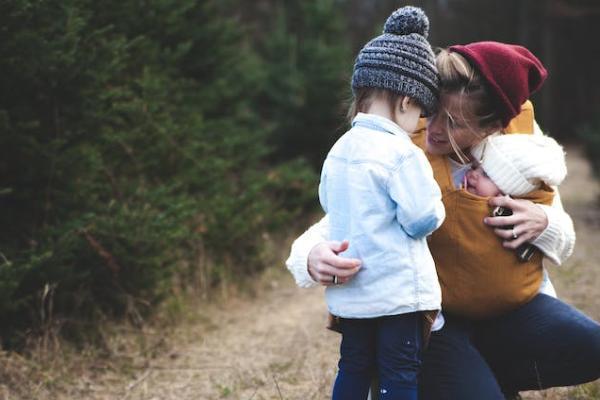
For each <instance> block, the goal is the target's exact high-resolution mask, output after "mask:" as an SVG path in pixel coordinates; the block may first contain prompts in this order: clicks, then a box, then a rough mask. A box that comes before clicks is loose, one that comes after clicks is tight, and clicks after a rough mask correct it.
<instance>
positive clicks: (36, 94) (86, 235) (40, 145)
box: [0, 0, 351, 346]
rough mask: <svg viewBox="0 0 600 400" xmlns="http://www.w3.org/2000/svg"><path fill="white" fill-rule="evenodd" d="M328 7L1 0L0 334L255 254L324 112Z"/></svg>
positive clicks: (330, 47)
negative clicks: (255, 11)
mask: <svg viewBox="0 0 600 400" xmlns="http://www.w3.org/2000/svg"><path fill="white" fill-rule="evenodd" d="M335 3H336V2H335V1H319V0H308V1H300V0H295V1H286V2H277V1H273V2H272V4H269V5H268V7H267V8H266V9H265V10H276V12H275V13H274V14H272V15H273V17H272V18H268V19H265V15H262V16H260V15H259V16H257V17H252V18H248V17H247V15H243V14H242V15H240V14H239V10H241V9H242V8H243V4H242V2H239V1H233V0H204V1H176V0H147V1H144V2H139V1H122V0H121V1H113V0H107V1H103V2H95V1H91V0H68V1H58V0H15V1H10V2H1V3H0V26H2V29H0V151H1V157H0V174H1V176H2V182H1V183H0V204H1V207H2V213H1V214H0V224H1V226H2V230H1V231H0V243H1V244H0V320H1V321H2V323H1V324H0V344H2V345H3V346H18V345H19V344H20V343H23V339H24V338H26V336H27V335H28V334H36V333H39V332H42V331H43V330H44V329H49V325H53V326H55V328H56V327H58V329H60V331H61V332H62V334H63V335H64V336H67V337H78V335H80V334H81V333H82V329H81V327H82V326H83V327H88V328H89V327H91V328H92V329H86V330H87V331H93V328H94V326H95V325H94V324H98V323H100V321H102V320H103V319H104V318H106V317H111V318H121V317H128V318H130V319H131V320H132V321H134V322H140V321H142V318H144V316H145V315H146V314H148V313H149V312H151V311H152V310H153V308H154V306H155V305H156V304H157V303H158V302H160V301H161V300H162V299H164V298H165V296H169V295H170V294H171V293H172V291H173V287H172V285H173V282H174V279H173V278H174V276H176V275H177V274H182V273H185V274H188V276H193V277H195V279H198V280H202V282H200V285H199V287H201V288H204V290H209V289H210V288H211V287H214V286H215V285H217V284H218V283H219V281H220V279H221V278H222V277H223V276H225V275H228V274H231V273H232V272H235V275H236V276H240V277H245V276H248V275H249V274H252V273H254V272H256V271H258V270H259V269H260V268H262V267H263V266H262V265H261V264H260V260H259V254H260V251H261V246H262V235H261V232H268V231H282V230H284V229H285V228H286V227H287V226H288V225H289V224H291V223H292V222H293V221H294V220H296V219H297V218H298V216H299V215H301V214H302V213H305V212H306V211H307V210H309V209H310V208H311V207H313V206H314V205H316V201H315V192H316V184H317V180H318V177H317V175H316V173H315V169H314V166H315V165H317V164H318V163H320V160H321V157H322V154H323V153H324V152H325V151H326V149H327V148H328V147H329V144H330V143H331V141H332V140H333V139H334V137H335V133H336V128H337V125H339V124H340V123H341V118H340V112H339V110H340V103H341V96H343V94H344V92H345V88H346V86H347V83H346V82H347V81H346V80H345V79H346V78H345V76H346V74H347V71H348V67H349V66H351V63H350V62H349V57H348V50H347V49H346V47H344V46H343V45H342V44H341V43H344V41H343V40H340V37H341V36H342V35H341V30H342V26H341V23H340V19H339V17H338V16H337V15H338V13H337V11H336V9H335V6H336V4H335ZM265 13H266V11H265ZM269 13H270V11H269ZM270 15H271V14H269V16H270ZM261 18H262V19H263V20H265V21H268V23H260V24H259V23H258V21H259V20H260V19H261ZM303 32H304V33H303ZM311 163H312V167H311ZM319 165H320V164H319ZM207 260H210V262H209V261H207ZM190 269H191V270H192V271H190ZM188 283H190V282H188ZM192 284H195V283H192ZM86 330H83V331H86Z"/></svg>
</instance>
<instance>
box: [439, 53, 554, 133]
mask: <svg viewBox="0 0 600 400" xmlns="http://www.w3.org/2000/svg"><path fill="white" fill-rule="evenodd" d="M449 50H450V51H454V52H457V53H459V54H460V55H462V56H463V57H465V58H466V59H467V61H469V62H470V63H471V64H472V65H473V67H475V69H477V70H478V71H479V72H480V73H481V76H482V77H483V79H485V80H486V81H487V82H488V84H489V88H490V89H491V91H492V94H493V95H494V96H495V97H496V99H497V101H498V107H499V110H498V111H499V112H500V116H501V118H502V124H503V126H504V127H506V126H507V125H508V123H509V122H510V120H511V119H513V118H514V117H515V116H517V115H518V114H519V113H520V112H521V105H522V104H523V103H524V102H525V101H526V100H527V99H528V98H529V96H530V95H531V94H532V93H534V92H535V91H536V90H538V89H539V88H540V87H541V86H542V84H543V83H544V81H545V80H546V77H547V76H548V71H546V68H544V66H543V65H542V63H541V62H540V60H538V59H537V57H536V56H534V55H533V54H531V52H530V51H529V50H527V49H526V48H525V47H523V46H518V45H514V44H506V43H499V42H475V43H470V44H467V45H456V46H451V47H450V49H449Z"/></svg>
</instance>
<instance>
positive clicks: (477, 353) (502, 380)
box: [419, 294, 600, 400]
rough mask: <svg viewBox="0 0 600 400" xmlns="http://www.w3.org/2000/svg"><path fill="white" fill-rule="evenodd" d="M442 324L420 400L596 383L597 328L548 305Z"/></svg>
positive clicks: (546, 299)
mask: <svg viewBox="0 0 600 400" xmlns="http://www.w3.org/2000/svg"><path fill="white" fill-rule="evenodd" d="M445 317H446V324H445V326H444V328H443V329H441V330H440V331H438V332H433V334H432V336H431V339H430V342H429V347H428V348H427V351H426V352H425V354H424V356H423V368H422V371H421V375H420V376H419V398H420V399H422V400H444V399H452V400H453V399H461V400H480V399H486V400H488V399H489V400H495V399H504V398H505V396H511V395H514V394H516V393H518V392H519V391H521V390H536V389H538V390H539V389H545V388H549V387H555V386H569V385H577V384H581V383H585V382H589V381H593V380H595V379H598V378H599V377H600V325H599V324H598V323H597V322H595V321H593V320H591V319H590V318H588V317H586V316H585V315H584V314H583V313H581V312H580V311H578V310H577V309H575V308H573V307H571V306H569V305H568V304H565V303H563V302H562V301H560V300H558V299H555V298H553V297H550V296H546V295H544V294H539V295H537V296H536V297H535V298H534V299H533V300H531V301H530V302H529V303H527V304H526V305H524V306H522V307H520V308H518V309H517V310H515V311H512V312H510V313H508V314H505V315H503V316H500V317H497V318H493V319H488V320H483V321H472V320H467V319H464V318H459V317H457V316H453V315H452V314H445Z"/></svg>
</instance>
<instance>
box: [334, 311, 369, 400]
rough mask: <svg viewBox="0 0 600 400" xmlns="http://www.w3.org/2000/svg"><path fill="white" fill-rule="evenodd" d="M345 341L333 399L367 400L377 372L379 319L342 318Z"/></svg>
mask: <svg viewBox="0 0 600 400" xmlns="http://www.w3.org/2000/svg"><path fill="white" fill-rule="evenodd" d="M339 327H340V330H341V332H342V344H341V346H340V355H341V357H340V362H339V364H338V365H339V371H338V375H337V378H336V380H335V385H334V386H333V397H332V398H333V400H365V399H366V398H367V393H368V392H369V384H370V383H371V378H372V376H373V374H374V372H375V351H376V348H375V338H376V328H377V325H376V320H373V319H344V318H342V319H340V324H339Z"/></svg>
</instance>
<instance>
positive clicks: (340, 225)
mask: <svg viewBox="0 0 600 400" xmlns="http://www.w3.org/2000/svg"><path fill="white" fill-rule="evenodd" d="M319 198H320V201H321V205H322V207H323V209H324V210H325V212H326V213H328V214H329V220H330V229H331V231H330V232H331V239H333V240H343V239H348V240H349V241H350V247H349V249H348V250H347V251H346V252H344V253H342V256H347V257H353V258H359V259H360V260H362V268H361V269H360V271H359V272H358V274H357V275H356V276H355V277H354V279H352V280H350V281H349V282H348V283H346V284H344V285H338V286H329V287H328V288H327V290H326V298H327V305H328V307H329V311H330V312H331V313H332V314H334V315H336V316H339V317H344V318H374V317H379V316H385V315H397V314H403V313H409V312H414V311H422V310H438V309H440V305H441V290H440V286H439V283H438V278H437V274H436V272H435V265H434V263H433V258H432V257H431V253H430V252H429V248H428V247H427V241H426V236H427V235H429V234H431V233H432V232H433V231H434V230H435V229H437V228H438V227H439V226H440V225H441V224H442V222H443V220H444V217H445V212H444V206H443V204H442V200H441V193H440V189H439V187H438V185H437V183H436V182H435V180H434V179H433V171H432V170H431V166H430V165H429V162H428V161H427V158H426V157H425V154H424V153H423V151H422V150H421V149H419V148H418V147H417V146H415V145H414V144H413V143H412V141H411V140H410V137H409V135H408V134H407V133H406V132H405V131H403V130H402V129H401V128H400V127H399V126H398V125H396V124H395V123H393V122H392V121H390V120H388V119H386V118H383V117H379V116H376V115H373V114H362V113H361V114H358V115H357V116H356V118H354V121H353V122H352V129H350V130H349V131H348V132H346V133H345V134H344V135H343V136H342V137H341V138H340V139H339V140H338V141H337V142H336V143H335V145H334V146H333V147H332V148H331V150H330V152H329V154H328V155H327V158H326V160H325V163H324V164H323V170H322V173H321V183H320V185H319Z"/></svg>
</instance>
